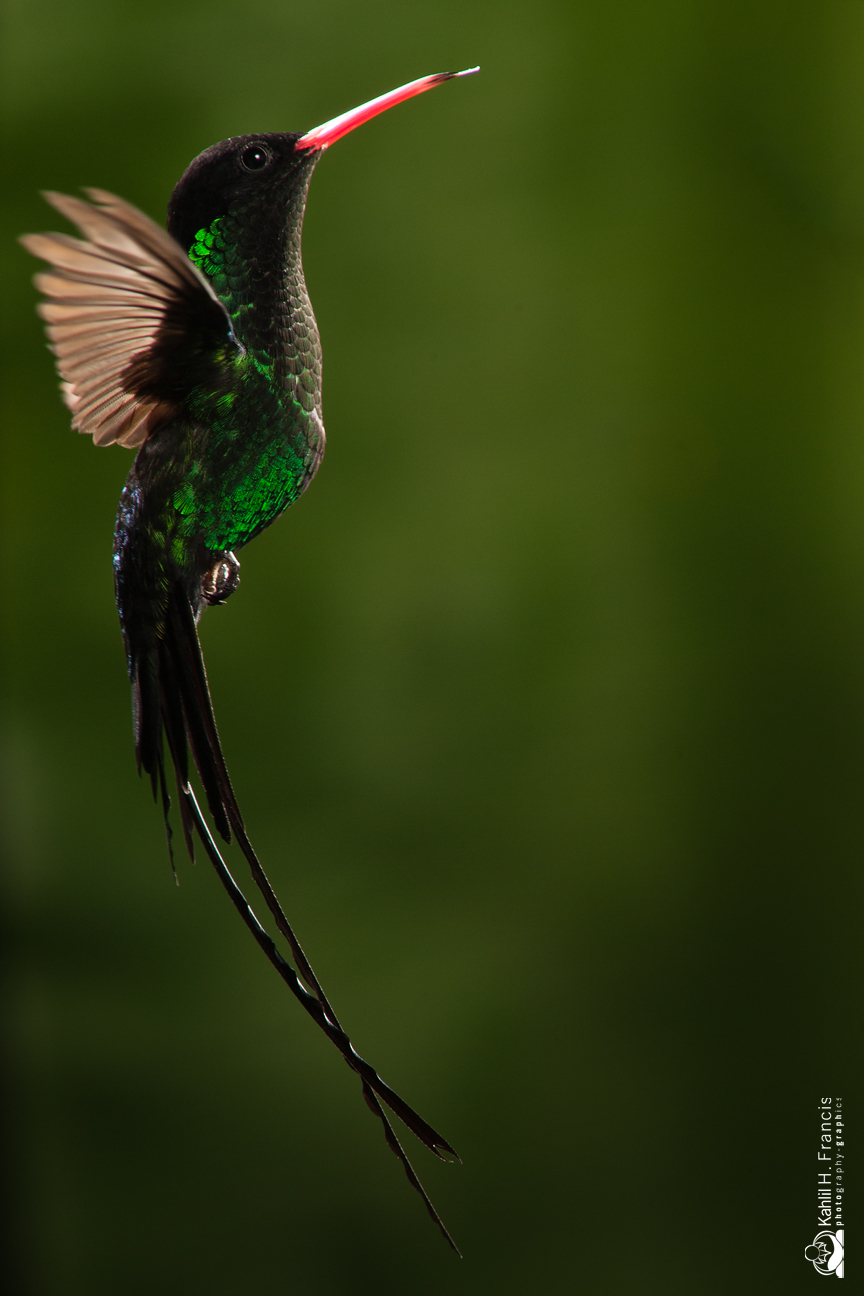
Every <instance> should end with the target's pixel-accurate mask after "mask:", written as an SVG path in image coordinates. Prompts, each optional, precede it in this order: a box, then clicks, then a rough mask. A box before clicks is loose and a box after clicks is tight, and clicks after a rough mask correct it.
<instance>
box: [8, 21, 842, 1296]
mask: <svg viewBox="0 0 864 1296" xmlns="http://www.w3.org/2000/svg"><path fill="white" fill-rule="evenodd" d="M4 21H5V39H4V51H5V53H4V72H3V81H4V148H5V154H4V166H3V174H4V177H5V181H4V184H3V186H2V189H3V194H2V202H3V209H4V212H3V215H4V226H5V228H6V235H5V236H4V239H3V241H2V257H3V261H2V266H3V284H4V302H3V312H2V320H3V328H4V330H5V332H4V340H3V348H2V354H3V360H4V362H5V377H4V380H3V385H2V400H3V406H4V428H5V433H4V441H3V471H2V492H3V505H2V510H3V513H2V517H3V540H2V606H3V614H4V619H5V632H4V635H3V650H4V655H5V670H4V682H3V690H4V693H3V748H2V758H3V765H2V777H0V784H2V793H3V796H4V799H5V809H4V810H3V815H2V830H3V842H4V844H3V854H4V863H5V866H4V869H3V874H2V903H3V949H4V951H5V956H4V960H5V961H4V973H5V1007H6V1011H5V1013H4V1021H5V1028H4V1034H3V1039H2V1047H3V1053H4V1059H5V1063H6V1065H5V1079H4V1092H3V1098H4V1104H5V1112H6V1117H5V1123H4V1127H3V1140H4V1145H5V1151H6V1153H7V1156H6V1158H5V1164H6V1167H7V1169H6V1178H7V1182H6V1185H5V1187H6V1189H7V1192H8V1194H9V1197H10V1200H11V1202H12V1207H11V1209H10V1211H9V1212H8V1213H7V1216H6V1221H7V1233H8V1236H7V1238H6V1241H5V1243H4V1246H3V1261H2V1263H3V1265H4V1266H5V1270H6V1272H5V1280H6V1283H7V1286H6V1290H8V1291H10V1292H12V1291H15V1292H17V1291H21V1292H23V1293H33V1294H34V1296H43V1294H48V1296H55V1294H56V1296H67V1293H68V1294H69V1296H72V1294H73V1293H74V1294H76V1296H77V1294H78V1293H86V1294H87V1296H102V1294H103V1293H104V1294H105V1296H115V1294H116V1293H120V1292H122V1293H124V1296H127V1294H128V1296H137V1294H138V1293H141V1294H142V1296H143V1293H148V1296H149V1294H151V1293H154V1292H158V1293H160V1296H161V1294H162V1293H164V1294H165V1296H173V1294H174V1293H181V1292H182V1293H190V1292H195V1293H198V1292H202V1293H204V1292H206V1293H208V1296H209V1294H212V1296H217V1294H218V1296H221V1294H222V1293H226V1294H227V1293H232V1294H233V1293H247V1292H258V1291H264V1290H267V1291H279V1292H281V1291H285V1292H292V1293H298V1294H300V1296H307V1294H308V1296H319V1294H320V1296H325V1294H329V1293H345V1292H349V1291H350V1292H354V1293H357V1292H370V1293H371V1292H375V1293H387V1294H390V1293H393V1294H397V1293H398V1294H399V1296H404V1294H411V1296H413V1294H414V1293H418V1294H422V1296H426V1294H427V1293H445V1292H446V1293H450V1292H453V1293H487V1292H488V1293H492V1292H494V1293H502V1294H504V1296H509V1294H510V1293H514V1294H515V1293H520V1296H521V1294H524V1293H531V1294H532V1296H533V1293H542V1294H543V1296H545V1294H546V1293H549V1294H552V1293H569V1292H576V1291H578V1292H586V1293H606V1292H622V1293H630V1292H639V1293H642V1292H655V1291H656V1292H682V1293H691V1292H694V1291H698V1292H700V1293H701V1292H718V1293H720V1292H723V1293H726V1292H728V1291H730V1290H736V1291H742V1292H745V1291H746V1292H750V1291H752V1292H757V1291H758V1292H764V1291H782V1292H793V1291H798V1290H801V1291H804V1290H805V1287H806V1289H807V1290H809V1289H810V1285H811V1284H813V1283H815V1282H816V1278H815V1275H814V1274H813V1271H812V1269H811V1267H810V1266H809V1265H807V1264H806V1262H805V1261H804V1258H803V1248H804V1246H805V1245H806V1244H807V1243H808V1242H809V1241H811V1240H812V1237H813V1234H814V1232H815V1231H816V1222H815V1171H816V1166H815V1154H814V1129H815V1125H814V1119H815V1116H814V1107H815V1103H816V1100H817V1098H818V1096H819V1095H821V1094H823V1093H825V1092H831V1093H833V1092H835V1091H836V1092H837V1093H838V1094H839V1093H846V1095H847V1102H848V1101H849V1098H850V1096H851V1091H852V1087H853V1085H854V1084H855V1083H856V1082H858V1081H860V1072H858V1071H857V1069H856V1068H857V1067H858V1064H859V1061H860V1055H859V1054H858V1052H857V1047H858V1046H857V1037H858V1035H859V1034H860V1026H859V1024H858V1006H859V1005H860V964H859V950H860V947H861V939H860V928H861V918H862V905H861V883H860V878H861V873H862V869H861V862H862V854H864V799H862V790H864V76H862V64H864V6H862V4H861V3H860V0H828V2H827V3H824V4H819V5H816V4H807V3H800V2H796V0H783V2H782V3H781V2H780V0H774V2H772V3H760V2H758V0H757V2H756V3H754V2H753V0H749V2H748V3H746V4H745V3H741V2H737V3H736V2H734V0H733V2H730V0H713V2H708V0H705V2H703V3H695V2H691V3H687V2H686V0H656V2H654V3H648V4H646V3H638V2H637V0H630V2H629V3H628V2H626V0H613V2H612V3H607V2H606V0H574V2H573V3H570V4H563V3H553V2H551V0H539V2H538V0H534V3H532V4H527V3H524V2H523V3H516V2H513V3H506V2H504V3H502V2H501V0H499V2H498V3H490V2H488V0H486V2H478V0H475V2H474V3H472V4H464V3H452V2H451V0H435V2H434V3H423V2H422V0H420V2H417V0H413V2H412V3H410V4H409V3H393V2H388V0H380V2H378V3H370V4H351V3H348V2H347V0H319V3H317V4H315V5H310V4H299V3H295V2H294V0H283V2H279V0H249V2H247V3H246V4H245V5H236V4H229V3H228V2H227V0H210V2H209V3H206V4H205V3H189V2H187V0H181V2H179V3H178V0H172V2H171V3H166V2H164V0H151V3H149V4H141V3H123V2H117V0H115V2H114V3H110V4H109V3H105V2H104V0H80V2H74V3H65V4H64V3H59V2H58V0H27V2H26V3H25V0H10V2H9V3H8V4H7V7H6V11H5V19H4ZM476 62H479V63H480V64H482V68H483V70H482V72H481V74H480V75H479V76H478V77H476V78H473V79H471V80H470V81H463V82H458V83H455V84H453V85H450V86H446V87H444V88H443V89H441V90H438V91H436V92H435V93H434V94H432V95H429V96H426V97H424V98H422V99H418V100H415V101H413V102H412V103H409V104H406V105H403V106H402V107H400V108H398V109H397V110H395V111H393V112H392V113H390V114H388V115H387V116H385V117H383V118H381V119H380V120H378V121H376V122H375V123H373V124H370V125H369V126H366V127H364V129H363V130H361V131H359V132H357V133H356V134H355V135H352V136H351V137H350V138H348V139H345V140H343V141H342V142H341V143H339V144H338V146H337V147H335V148H334V149H333V150H331V151H330V152H329V153H328V154H327V155H326V156H325V158H324V159H323V161H322V163H321V165H320V167H319V169H318V172H317V173H316V176H315V179H314V181H313V184H312V190H311V197H310V202H309V207H308V214H307V223H306V233H305V260H306V273H307V279H308V282H309V286H310V291H311V295H312V299H313V302H314V304H315V308H316V312H317V315H318V319H319V323H320V327H321V333H322V337H323V343H324V354H325V393H324V410H325V420H326V424H327V429H328V433H329V449H328V452H327V457H326V460H325V463H324V466H323V469H322V471H321V473H320V475H319V477H318V479H317V480H316V482H315V483H314V486H313V488H312V489H311V490H310V491H309V493H308V495H306V496H305V497H304V498H303V499H302V501H301V502H300V503H299V504H298V505H297V507H295V508H294V509H292V510H291V512H290V513H289V514H287V515H286V517H285V518H283V519H282V520H281V521H280V522H279V523H278V524H277V525H276V526H275V527H273V528H272V530H270V531H268V532H267V533H266V534H265V535H264V536H263V537H262V538H261V539H259V540H258V541H257V542H256V543H255V544H254V545H253V546H251V547H250V548H249V549H248V550H246V551H245V552H244V553H243V554H242V561H243V571H242V578H243V584H242V587H241V590H240V592H239V593H238V594H237V595H236V597H235V598H233V599H232V600H231V602H230V604H229V605H228V606H226V607H225V608H223V609H217V610H214V611H212V612H208V613H207V615H206V617H205V618H204V623H203V625H202V638H203V643H204V648H205V652H206V656H207V661H208V666H209V671H210V678H211V684H212V688H213V692H214V697H215V703H216V710H217V714H218V716H219V719H220V725H221V730H222V736H223V741H224V745H225V748H226V752H227V756H228V760H229V764H230V767H231V769H232V773H233V776H234V780H235V785H236V787H237V790H238V794H239V798H240V803H241V805H243V806H244V809H245V812H246V818H247V822H248V824H249V827H250V831H251V835H252V838H253V840H254V841H255V842H256V844H257V847H258V850H259V852H260V854H261V857H262V859H263V861H264V863H265V866H266V868H267V869H268V871H269V873H270V875H271V877H273V879H274V881H275V883H276V885H277V889H278V891H279V893H280V895H281V896H282V898H283V901H284V903H285V905H286V908H287V911H288V913H289V915H290V916H291V917H292V920H293V921H294V922H295V924H296V927H297V930H298V932H299V934H300V936H301V938H302V940H303V941H304V944H305V946H306V948H307V950H308V951H309V953H310V955H311V958H312V961H313V963H314V965H315V967H316V968H317V969H318V971H319V972H320V974H321V976H322V979H323V981H324V984H325V986H326V987H327V989H328V991H329V994H330V996H331V997H332V999H333V1002H334V1004H335V1005H336V1006H337V1009H338V1010H339V1012H340V1015H341V1016H342V1017H343V1019H344V1020H345V1021H346V1023H347V1024H348V1026H349V1028H350V1030H351V1032H352V1036H353V1038H354V1039H355V1040H356V1042H357V1044H358V1047H359V1048H360V1049H361V1051H362V1052H363V1053H364V1054H365V1055H366V1056H368V1057H369V1058H370V1059H371V1060H372V1061H373V1062H374V1063H375V1064H376V1065H377V1066H378V1067H379V1068H380V1069H381V1070H382V1073H383V1074H384V1075H385V1077H387V1078H388V1079H389V1080H390V1081H391V1083H393V1084H394V1085H395V1086H396V1087H397V1088H398V1089H399V1090H400V1091H401V1092H402V1093H404V1095H405V1096H406V1097H407V1098H408V1100H409V1101H410V1102H412V1103H413V1104H415V1105H416V1106H417V1108H418V1109H419V1110H420V1111H421V1112H422V1113H423V1114H424V1115H425V1116H426V1117H428V1118H429V1119H430V1120H432V1121H433V1122H434V1123H435V1124H436V1125H437V1126H438V1127H439V1128H440V1129H441V1130H442V1132H443V1133H444V1134H445V1135H446V1136H447V1137H448V1138H450V1139H451V1140H452V1141H453V1142H454V1144H455V1145H456V1146H457V1147H458V1148H459V1150H460V1152H461V1154H462V1156H463V1159H464V1166H463V1167H461V1168H460V1167H455V1168H454V1167H449V1166H440V1165H438V1164H436V1163H432V1164H430V1162H432V1158H431V1157H429V1156H428V1154H426V1153H425V1152H424V1151H423V1150H422V1149H420V1148H418V1147H416V1145H415V1147H414V1149H412V1150H413V1151H415V1152H416V1157H415V1163H416V1165H417V1167H418V1170H419V1171H420V1173H421V1176H422V1178H423V1179H424V1181H425V1183H426V1185H427V1187H428V1189H429V1191H430V1192H431V1194H432V1196H433V1198H434V1200H435V1201H436V1204H437V1205H438V1207H439V1209H440V1210H441V1212H442V1214H443V1216H444V1218H445V1219H446V1221H447V1223H448V1224H449V1226H450V1227H451V1229H452V1231H453V1233H454V1234H455V1236H456V1238H457V1240H458V1241H459V1243H460V1244H461V1246H462V1248H463V1250H464V1252H465V1259H464V1261H462V1262H459V1261H457V1260H456V1259H455V1258H454V1257H453V1256H452V1255H451V1254H449V1253H448V1251H447V1249H446V1248H445V1247H444V1246H443V1245H442V1243H441V1241H440V1239H439V1238H438V1237H437V1236H436V1234H435V1231H434V1229H433V1228H432V1226H431V1225H430V1223H429V1221H428V1219H427V1218H426V1216H425V1214H424V1212H423V1209H422V1206H421V1204H420V1202H419V1200H418V1199H417V1198H416V1196H415V1195H414V1194H413V1193H412V1192H411V1191H410V1189H409V1188H408V1186H407V1185H406V1183H405V1181H404V1178H403V1176H402V1173H401V1171H400V1170H399V1168H398V1166H397V1165H396V1163H395V1162H394V1160H393V1158H392V1157H391V1156H390V1154H389V1153H388V1152H387V1151H386V1149H385V1147H384V1145H383V1141H382V1139H381V1137H380V1134H379V1131H378V1128H377V1126H376V1124H375V1122H373V1121H372V1119H371V1118H370V1117H369V1115H368V1113H367V1112H366V1111H365V1108H364V1106H363V1103H362V1101H361V1097H360V1093H359V1089H358V1087H357V1085H356V1082H355V1081H354V1080H353V1078H352V1077H351V1076H350V1075H349V1073H348V1072H347V1071H346V1069H345V1067H344V1066H343V1065H341V1063H340V1062H339V1060H338V1058H337V1057H336V1055H335V1053H334V1052H333V1050H332V1049H331V1048H330V1047H329V1046H328V1045H327V1043H326V1041H325V1040H324V1039H323V1038H322V1037H321V1036H320V1035H319V1034H318V1032H316V1031H315V1030H314V1028H313V1027H312V1025H311V1023H310V1022H309V1021H308V1020H307V1019H306V1018H305V1017H304V1015H303V1014H302V1013H301V1012H300V1010H299V1009H298V1008H297V1006H296V1005H295V1004H294V1002H293V1000H291V999H290V997H289V996H288V994H287V992H286V991H285V989H284V987H283V986H282V985H281V983H280V982H279V981H278V979H277V978H276V976H275V975H274V974H273V972H272V970H271V969H270V968H269V967H268V965H267V964H266V962H265V960H264V959H263V957H262V956H261V954H260V952H259V951H258V950H257V949H256V948H255V946H254V945H253V943H252V941H251V940H250V938H249V936H248V934H247V933H246V931H245V930H244V929H243V927H242V925H241V924H240V922H239V920H238V919H237V916H236V914H235V913H234V912H233V910H232V909H231V907H230V905H229V904H228V902H227V900H226V897H225V896H224V895H223V894H222V892H221V890H220V888H219V886H218V883H217V881H216V879H215V877H214V875H213V873H212V870H210V869H209V867H208V866H207V864H206V863H205V862H199V864H198V865H197V866H196V867H195V868H194V869H193V868H192V867H191V866H189V865H188V864H186V863H184V862H182V861H181V862H180V865H179V868H180V875H181V886H180V887H179V889H177V888H175V887H174V885H173V883H172V880H171V873H170V869H169V866H168V862H167V859H166V852H165V847H164V840H163V836H162V828H161V822H160V815H159V813H158V811H157V810H156V809H154V807H153V805H152V804H151V802H150V797H149V792H148V789H147V788H146V787H145V786H144V785H143V784H142V783H140V782H139V781H138V779H137V778H136V776H135V769H134V761H133V755H132V747H131V728H130V719H129V699H128V689H127V682H126V678H125V673H124V663H123V656H122V650H121V643H120V637H119V631H118V627H117V624H116V619H115V612H114V607H113V598H112V586H111V567H110V544H111V530H112V523H113V515H114V510H115V506H116V500H117V496H118V494H119V491H120V487H121V484H122V482H123V479H124V477H125V474H126V472H127V470H128V465H129V462H130V458H129V455H128V452H123V451H119V450H115V449H111V450H102V451H96V450H94V448H93V446H92V445H91V444H89V443H88V442H87V441H85V440H84V439H82V438H79V437H76V436H75V435H73V434H72V433H71V432H70V431H69V428H68V417H67V415H66V413H65V412H64V410H63V407H62V406H61V404H60V401H59V399H58V395H57V391H56V379H55V376H54V373H53V369H52V364H51V360H50V357H49V355H48V353H47V352H46V350H45V348H44V345H43V338H42V334H41V330H40V325H39V322H38V321H37V319H36V316H35V314H34V310H33V305H34V299H35V294H34V292H33V289H32V287H31V282H30V279H31V275H32V273H33V270H34V268H35V267H34V264H33V263H32V262H31V261H30V259H29V258H28V257H27V255H26V254H25V253H24V252H23V251H22V250H21V249H20V248H18V247H17V246H16V245H15V243H14V241H13V239H14V235H16V234H17V233H19V232H21V231H24V230H33V229H37V230H38V229H44V228H56V226H57V223H58V218H57V217H56V216H55V215H54V214H53V213H50V212H49V211H48V209H47V208H46V207H45V206H44V204H43V203H42V201H41V199H40V198H39V196H38V190H39V189H41V188H57V189H61V190H66V191H74V190H75V189H76V188H77V187H78V186H81V185H88V184H89V185H98V186H102V187H105V188H107V189H111V190H114V191H116V192H117V193H119V194H121V195H123V196H124V197H126V198H127V199H129V200H131V201H132V202H135V203H137V204H138V205H140V206H141V207H143V208H144V209H145V210H147V211H148V212H150V213H151V214H152V215H153V216H155V217H157V218H158V219H159V220H162V219H163V214H164V210H165V204H166V202H167V199H168V196H169V193H170V191H171V188H172V186H173V184H174V183H175V181H176V180H177V178H178V177H179V176H180V174H181V173H182V171H183V169H184V168H185V166H186V165H187V163H188V162H189V160H190V159H191V158H192V157H193V156H194V155H195V154H197V153H198V152H199V151H200V150H201V149H202V148H204V147H206V146H207V145H209V144H211V143H213V142H214V141H216V140H219V139H222V138H224V137H225V136H228V135H232V134H239V133H242V132H246V131H251V130H293V129H306V128H308V127H310V126H312V125H314V124H317V123H318V122H320V121H323V120H324V119H326V118H328V117H330V116H332V115H334V114H335V113H338V112H341V111H344V110H345V109H347V108H349V107H352V106H353V105H355V104H357V103H359V102H361V101H362V100H364V99H366V98H368V97H370V96H373V95H376V94H379V93H381V92H383V91H385V90H387V89H389V88H391V87H392V86H395V85H398V84H400V83H401V82H403V81H406V80H409V79H411V78H413V77H416V76H420V75H422V74H424V73H427V72H432V71H437V70H441V69H444V68H452V67H456V68H460V67H465V66H467V65H470V64H472V63H476ZM229 858H230V861H231V862H232V864H234V863H235V860H234V857H233V853H232V855H231V856H230V857H229ZM236 872H237V875H238V877H242V876H243V875H244V870H243V869H242V867H241V865H240V864H239V863H236ZM409 1137H410V1136H409ZM860 1192H861V1189H860V1187H859V1189H858V1193H859V1198H860ZM858 1263H859V1264H860V1261H859V1262H858Z"/></svg>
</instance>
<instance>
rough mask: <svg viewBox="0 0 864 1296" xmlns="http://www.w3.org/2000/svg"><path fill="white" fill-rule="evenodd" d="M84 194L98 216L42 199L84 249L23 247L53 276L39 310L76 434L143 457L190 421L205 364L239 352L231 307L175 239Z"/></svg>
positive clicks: (44, 278)
mask: <svg viewBox="0 0 864 1296" xmlns="http://www.w3.org/2000/svg"><path fill="white" fill-rule="evenodd" d="M85 192H86V193H87V194H88V196H89V197H90V198H91V199H92V204H91V203H88V202H85V201H84V200H83V199H82V198H74V197H72V196H70V195H68V194H58V193H46V195H45V197H46V198H47V200H48V202H49V203H50V204H51V205H52V207H54V208H55V209H56V210H57V211H59V212H60V213H61V215H63V216H65V217H66V218H67V219H68V220H70V221H71V222H72V223H73V224H74V225H77V227H78V229H79V231H80V232H81V234H82V235H83V236H84V237H83V238H80V239H79V238H73V237H72V236H71V235H69V234H26V235H24V237H23V238H22V239H21V242H22V243H23V244H24V247H25V248H26V249H27V250H28V252H32V253H33V255H34V256H37V257H40V258H41V259H42V260H43V261H47V262H48V263H49V265H50V266H51V267H52V268H51V269H50V270H47V271H43V272H42V273H41V274H38V275H36V279H35V282H36V287H37V288H38V289H39V291H40V292H41V293H43V294H44V296H45V300H44V301H42V302H40V304H39V308H38V309H39V314H40V315H41V317H42V319H43V320H44V321H45V323H46V326H47V327H46V332H47V334H48V337H49V339H50V341H51V349H52V350H53V352H54V354H55V356H56V357H57V369H58V371H59V374H60V377H61V379H62V380H63V381H62V383H61V390H62V392H63V399H64V401H65V402H66V404H67V406H68V407H69V409H70V410H71V411H72V426H73V427H75V428H77V429H78V431H79V432H82V433H85V434H86V435H88V436H92V437H93V441H94V442H95V444H96V445H112V444H117V445H125V446H136V445H140V444H141V442H142V441H145V440H146V439H147V437H148V436H151V435H152V434H153V433H154V432H156V431H157V430H158V429H159V428H160V427H161V426H163V425H164V424H165V423H166V422H168V421H169V420H171V419H172V418H176V417H177V416H178V414H179V413H180V412H181V410H182V405H183V399H184V396H185V394H186V392H187V391H188V390H189V388H190V387H191V385H192V383H193V381H195V380H200V378H201V357H202V356H204V357H207V356H208V354H209V355H210V356H212V363H214V364H215V363H218V359H217V357H218V354H219V353H220V351H224V348H225V346H226V344H229V345H230V344H232V343H233V345H234V346H235V347H236V346H237V343H236V342H235V341H234V335H233V333H232V330H231V321H230V319H229V317H228V313H227V311H226V310H225V307H224V306H223V305H222V303H221V302H220V301H219V298H218V297H217V296H216V294H215V293H214V292H213V289H212V288H211V287H210V285H209V283H208V282H207V280H206V279H205V278H204V276H203V275H202V274H201V272H200V271H199V270H198V268H197V266H195V265H193V264H192V262H191V261H190V260H189V258H188V257H187V256H186V253H185V252H184V251H183V249H182V247H181V246H180V244H179V243H177V242H176V241H175V240H174V239H173V238H171V236H170V234H167V233H166V232H165V230H163V229H160V228H159V226H158V225H156V224H155V222H154V221H152V220H151V219H150V217H149V216H145V215H144V213H143V212H140V211H138V209H137V208H135V207H132V206H130V205H129V203H126V202H124V201H123V199H122V198H116V197H115V196H114V195H113V194H109V193H106V192H105V191H104V190H102V189H88V190H86V191H85ZM189 355H194V356H195V358H196V363H195V364H193V365H190V364H188V363H187V361H188V357H189Z"/></svg>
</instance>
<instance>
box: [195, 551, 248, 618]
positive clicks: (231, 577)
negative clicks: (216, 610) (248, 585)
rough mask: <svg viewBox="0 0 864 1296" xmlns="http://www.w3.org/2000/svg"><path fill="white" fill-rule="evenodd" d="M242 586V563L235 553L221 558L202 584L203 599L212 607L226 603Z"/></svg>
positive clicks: (226, 554)
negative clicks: (238, 587)
mask: <svg viewBox="0 0 864 1296" xmlns="http://www.w3.org/2000/svg"><path fill="white" fill-rule="evenodd" d="M239 584H240V561H239V559H238V558H237V557H236V556H235V555H234V554H233V553H225V554H223V555H222V557H221V558H219V559H218V560H217V561H216V562H215V563H214V564H213V566H212V567H211V568H210V570H209V571H208V572H207V575H206V576H205V577H204V579H203V581H202V582H201V597H202V598H203V599H204V602H205V603H207V604H208V605H209V606H210V607H215V606H218V604H220V603H224V602H225V600H226V599H227V598H229V597H230V595H232V594H233V593H234V591H235V590H236V588H237V586H238V585H239Z"/></svg>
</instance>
